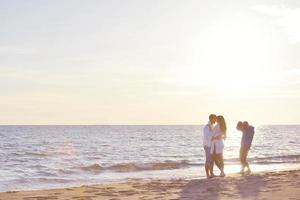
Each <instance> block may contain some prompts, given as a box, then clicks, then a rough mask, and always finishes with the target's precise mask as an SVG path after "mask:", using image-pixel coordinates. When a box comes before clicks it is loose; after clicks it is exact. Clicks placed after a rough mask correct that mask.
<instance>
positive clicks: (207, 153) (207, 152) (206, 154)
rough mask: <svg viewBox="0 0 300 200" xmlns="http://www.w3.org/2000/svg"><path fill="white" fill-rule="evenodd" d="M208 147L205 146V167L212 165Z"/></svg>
mask: <svg viewBox="0 0 300 200" xmlns="http://www.w3.org/2000/svg"><path fill="white" fill-rule="evenodd" d="M210 149H211V148H210V147H207V146H205V147H204V150H205V165H210V164H211V163H212V158H211V153H210Z"/></svg>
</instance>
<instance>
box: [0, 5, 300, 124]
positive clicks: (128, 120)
mask: <svg viewBox="0 0 300 200" xmlns="http://www.w3.org/2000/svg"><path fill="white" fill-rule="evenodd" d="M299 22H300V1H298V0H272V1H271V0H248V1H246V0H245V1H240V0H228V1H224V0H215V1H208V0H207V1H204V0H203V1H202V0H201V1H199V0H189V1H187V0H151V1H149V0H126V1H124V0H110V1H104V0H85V1H83V0H45V1H38V0H26V1H22V0H0V70H1V71H0V111H1V114H0V124H3V125H6V124H11V125H13V124H204V123H206V122H207V120H208V119H207V118H208V115H209V114H210V113H216V114H218V115H224V117H225V119H226V120H227V122H228V123H235V122H236V121H238V120H248V121H249V122H250V123H252V124H299V123H300V112H299V111H300V23H299Z"/></svg>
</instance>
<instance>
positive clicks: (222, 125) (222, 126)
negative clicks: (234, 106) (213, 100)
mask: <svg viewBox="0 0 300 200" xmlns="http://www.w3.org/2000/svg"><path fill="white" fill-rule="evenodd" d="M217 122H218V124H219V126H220V130H221V132H223V133H224V134H225V136H226V131H227V127H226V122H225V119H224V117H223V116H222V115H219V116H218V117H217Z"/></svg>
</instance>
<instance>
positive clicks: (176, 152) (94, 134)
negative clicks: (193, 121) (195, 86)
mask: <svg viewBox="0 0 300 200" xmlns="http://www.w3.org/2000/svg"><path fill="white" fill-rule="evenodd" d="M202 130H203V126H201V125H199V126H197V125H189V126H187V125H181V126H180V125H178V126H0V191H12V190H32V189H44V188H59V187H70V186H79V185H83V184H95V183H104V182H111V181H126V180H128V179H153V178H160V179H180V178H203V177H204V176H205V174H204V169H203V168H204V167H203V165H204V162H205V157H204V156H205V154H204V150H203V147H202ZM240 140H241V133H240V132H237V131H236V130H235V129H234V128H233V127H229V130H228V137H227V139H226V141H225V151H224V159H225V172H227V173H235V172H238V170H239V159H238V156H239V146H240ZM299 141H300V125H288V126H286V125H272V126H271V125H270V126H257V127H255V136H254V141H253V146H252V149H251V151H250V153H249V160H250V163H251V165H252V170H253V171H267V170H282V169H290V168H293V167H299V166H300V142H299ZM215 170H216V173H218V171H217V169H215Z"/></svg>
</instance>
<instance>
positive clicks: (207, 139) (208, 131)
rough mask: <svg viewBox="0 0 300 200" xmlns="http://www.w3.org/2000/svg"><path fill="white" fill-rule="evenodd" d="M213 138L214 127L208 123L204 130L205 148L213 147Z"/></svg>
mask: <svg viewBox="0 0 300 200" xmlns="http://www.w3.org/2000/svg"><path fill="white" fill-rule="evenodd" d="M212 136H213V126H212V125H211V124H210V123H208V124H207V125H205V127H204V129H203V146H204V147H205V146H206V147H210V146H211V138H212Z"/></svg>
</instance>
